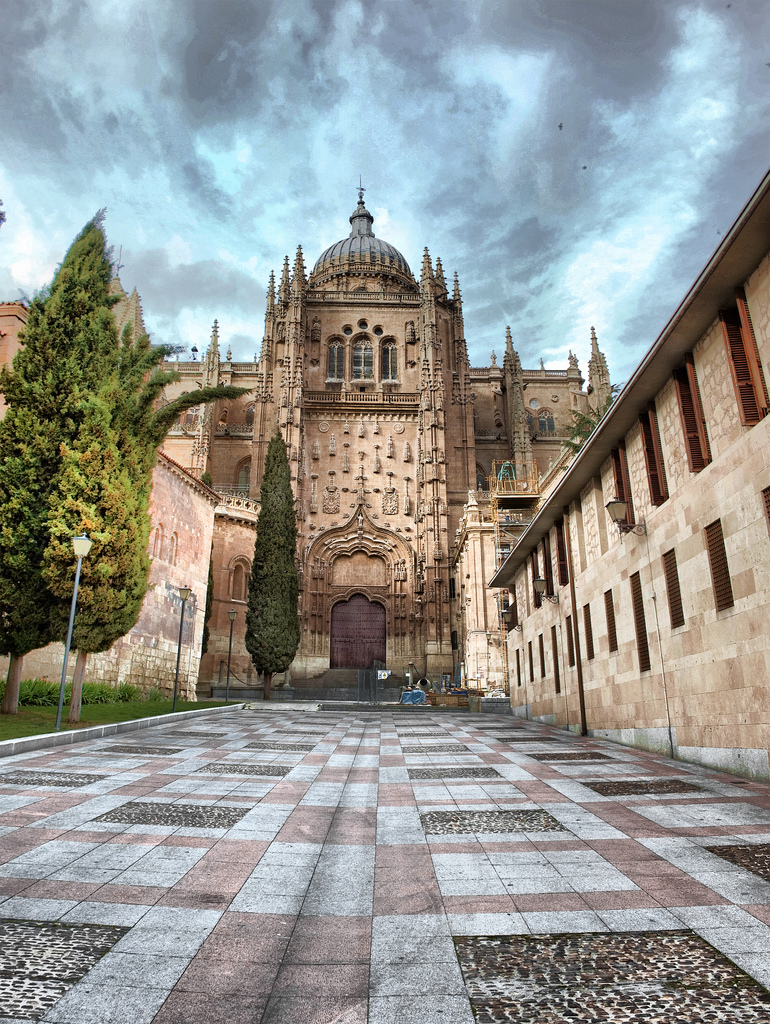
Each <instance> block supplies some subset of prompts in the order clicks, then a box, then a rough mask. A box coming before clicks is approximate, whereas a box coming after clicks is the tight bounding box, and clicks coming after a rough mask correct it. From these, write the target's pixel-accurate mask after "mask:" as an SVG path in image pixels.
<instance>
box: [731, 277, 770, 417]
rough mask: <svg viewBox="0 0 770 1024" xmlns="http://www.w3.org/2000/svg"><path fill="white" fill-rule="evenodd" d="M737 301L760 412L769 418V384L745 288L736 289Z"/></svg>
mask: <svg viewBox="0 0 770 1024" xmlns="http://www.w3.org/2000/svg"><path fill="white" fill-rule="evenodd" d="M735 300H736V302H737V303H738V316H739V317H740V320H741V331H742V333H743V340H744V342H745V345H746V355H747V357H748V360H749V365H750V367H751V374H752V377H753V378H754V382H755V385H756V392H757V399H758V401H759V411H760V413H761V415H762V416H763V417H764V416H767V413H768V406H770V401H768V396H767V382H766V381H765V374H764V371H763V370H762V362H761V360H760V358H759V348H758V347H757V337H756V335H755V334H754V325H753V324H752V322H751V314H750V313H749V304H748V303H747V302H746V292H745V291H744V290H743V288H736V289H735Z"/></svg>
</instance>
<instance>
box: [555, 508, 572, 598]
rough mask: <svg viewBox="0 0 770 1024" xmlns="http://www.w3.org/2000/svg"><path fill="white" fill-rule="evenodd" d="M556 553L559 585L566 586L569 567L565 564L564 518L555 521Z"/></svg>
mask: <svg viewBox="0 0 770 1024" xmlns="http://www.w3.org/2000/svg"><path fill="white" fill-rule="evenodd" d="M556 555H557V559H558V565H559V586H560V587H566V586H567V584H568V583H569V569H568V566H567V545H566V543H565V541H564V520H563V519H558V520H557V521H556Z"/></svg>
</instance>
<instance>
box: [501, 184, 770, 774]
mask: <svg viewBox="0 0 770 1024" xmlns="http://www.w3.org/2000/svg"><path fill="white" fill-rule="evenodd" d="M769 249H770V175H768V176H767V177H766V178H765V179H764V180H763V181H762V183H761V184H760V186H759V188H758V189H757V191H756V192H755V194H754V195H753V196H752V197H751V199H750V201H749V203H748V204H747V206H746V207H745V208H744V210H743V212H742V213H741V215H740V216H739V217H738V219H737V221H736V222H735V224H734V225H733V227H732V228H731V229H730V231H729V232H728V233H727V234H726V235H725V237H724V240H723V242H722V243H721V245H720V246H719V248H718V249H717V251H716V252H715V253H714V255H713V256H712V258H711V259H710V261H709V262H708V264H707V265H706V266H705V268H704V269H703V271H702V272H701V274H700V276H699V277H698V279H697V280H696V282H695V283H694V285H693V286H692V288H691V289H690V291H689V292H688V294H687V295H686V297H685V298H684V300H683V302H682V304H681V305H680V307H679V308H678V309H677V310H676V312H675V313H674V315H673V316H672V317H671V320H670V321H669V323H668V325H667V326H666V328H665V329H664V331H663V332H662V334H661V335H660V336H659V337H658V339H657V340H656V341H655V342H654V344H653V345H652V347H651V348H650V349H649V351H648V352H647V354H646V355H645V357H644V359H643V360H642V362H641V363H640V365H639V367H638V369H637V370H636V371H635V373H634V374H633V376H632V378H631V379H630V380H629V382H628V383H627V384H626V386H625V387H624V389H623V391H622V392H621V394H620V396H619V398H618V399H617V400H616V402H615V403H614V405H613V406H612V409H611V410H610V412H609V413H608V415H607V416H606V417H605V419H604V420H603V421H602V423H601V425H600V426H599V428H598V429H597V430H596V431H595V433H594V434H593V435H592V436H591V438H590V440H589V441H588V442H587V443H586V444H585V446H584V447H583V449H582V450H581V452H580V454H579V455H578V457H577V458H576V459H575V460H574V461H573V462H572V464H571V466H570V467H569V469H568V470H567V472H566V473H565V474H564V475H563V476H562V477H561V479H560V480H559V481H558V482H557V483H556V485H555V486H554V487H553V488H552V489H551V490H550V492H549V493H548V494H547V496H546V497H545V498H544V499H543V501H542V502H541V504H540V505H539V508H538V510H537V512H536V514H535V516H534V518H533V519H532V521H531V522H530V523H529V525H528V526H527V527H526V529H525V530H524V531H523V532H522V534H521V536H520V538H519V539H518V542H517V543H516V545H515V547H513V549H512V551H511V553H510V555H509V556H508V557H507V558H506V560H505V561H504V563H503V564H502V566H501V567H500V569H499V570H498V571H497V572H496V573H495V574H494V576H493V577H492V580H491V584H490V586H491V588H493V589H497V588H500V589H501V591H502V593H504V594H505V595H506V598H507V599H508V600H509V602H510V607H511V612H510V613H509V615H508V619H509V622H508V624H507V629H508V632H507V641H506V654H507V661H508V665H509V668H510V674H511V703H512V705H513V707H514V711H515V713H516V714H518V715H520V716H522V717H524V716H526V717H532V718H535V719H537V720H539V721H543V722H549V723H551V724H554V725H558V726H561V727H565V728H566V727H569V728H570V729H572V730H579V731H583V732H587V733H588V734H590V735H592V736H602V737H607V738H609V739H613V740H616V741H619V742H622V743H628V744H632V745H635V746H641V747H645V748H647V749H652V750H659V751H663V752H671V753H672V754H673V755H674V756H678V757H681V758H683V759H685V760H690V761H695V762H700V763H703V764H707V765H711V766H714V767H717V768H724V769H727V770H730V771H734V772H738V773H740V774H743V775H746V776H748V777H752V778H757V779H764V780H767V778H768V777H769V774H770V773H769V771H768V748H770V701H769V700H768V678H770V630H768V623H770V416H768V387H767V384H768V370H769V369H770V254H769V253H768V250H769ZM614 499H618V501H615V500H614ZM608 506H609V507H608ZM611 513H614V516H615V518H616V519H619V522H618V523H617V524H616V523H615V522H614V521H613V519H612V518H611ZM536 579H537V580H539V581H540V582H539V583H538V586H537V587H536V586H535V580H536ZM539 589H541V590H544V593H543V594H542V596H541V595H540V594H539V593H538V590H539Z"/></svg>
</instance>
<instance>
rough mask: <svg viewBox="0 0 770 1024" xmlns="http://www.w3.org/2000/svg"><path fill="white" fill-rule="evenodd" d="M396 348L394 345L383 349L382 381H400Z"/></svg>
mask: <svg viewBox="0 0 770 1024" xmlns="http://www.w3.org/2000/svg"><path fill="white" fill-rule="evenodd" d="M396 359H397V354H396V346H395V345H392V344H388V345H385V346H384V347H383V349H382V379H383V380H397V379H398V363H397V361H396Z"/></svg>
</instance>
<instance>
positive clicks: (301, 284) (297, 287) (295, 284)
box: [291, 245, 306, 295]
mask: <svg viewBox="0 0 770 1024" xmlns="http://www.w3.org/2000/svg"><path fill="white" fill-rule="evenodd" d="M305 284H306V281H305V261H304V260H303V259H302V246H301V245H298V246H297V256H296V258H295V260H294V273H293V275H292V279H291V290H292V293H293V294H294V295H301V294H302V292H303V291H304V290H305Z"/></svg>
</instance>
